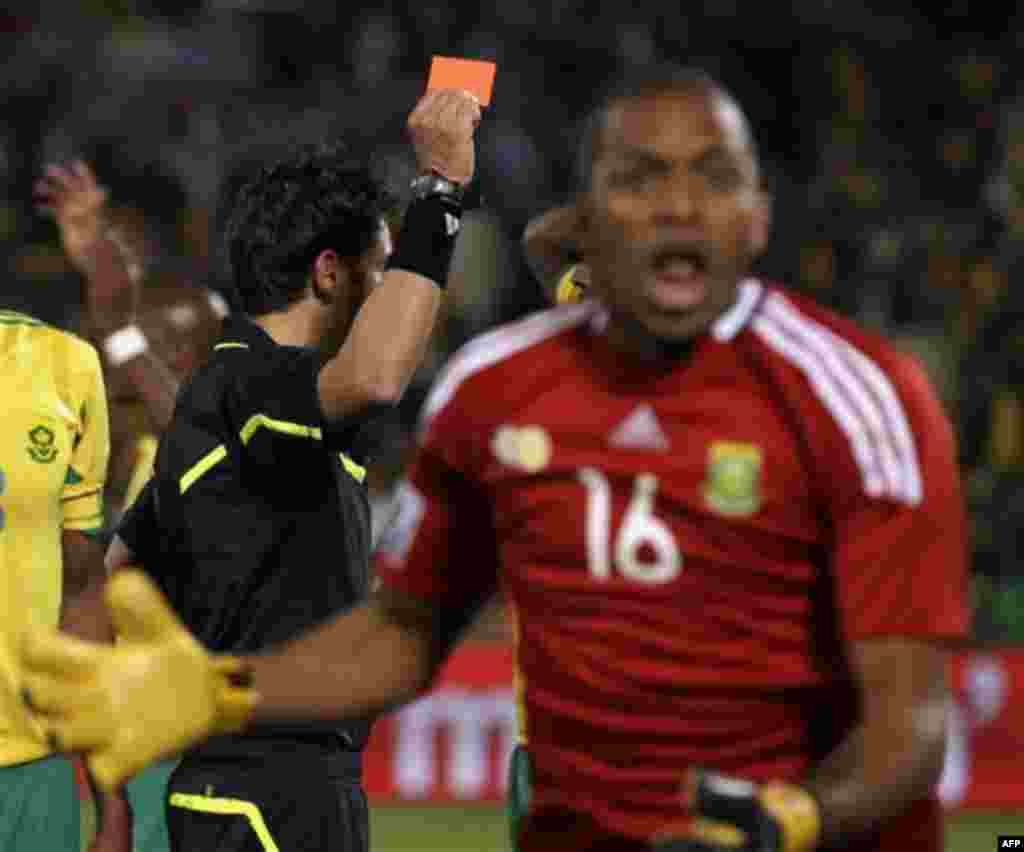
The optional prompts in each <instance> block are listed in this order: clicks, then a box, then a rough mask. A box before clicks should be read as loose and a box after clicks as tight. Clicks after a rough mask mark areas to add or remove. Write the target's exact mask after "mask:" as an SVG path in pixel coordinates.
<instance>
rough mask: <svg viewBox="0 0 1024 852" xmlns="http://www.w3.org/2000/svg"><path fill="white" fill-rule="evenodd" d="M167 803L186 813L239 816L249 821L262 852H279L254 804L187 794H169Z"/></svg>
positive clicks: (238, 800) (240, 800)
mask: <svg viewBox="0 0 1024 852" xmlns="http://www.w3.org/2000/svg"><path fill="white" fill-rule="evenodd" d="M168 801H169V802H170V803H171V805H172V806H173V807H176V808H184V809H185V810H187V811H199V812H200V813H204V814H223V815H225V816H241V817H245V818H246V819H247V820H248V821H249V825H250V827H251V828H252V830H253V831H254V832H256V837H257V838H258V839H259V841H260V846H262V847H263V849H264V852H280V850H279V849H278V846H277V844H276V843H275V842H274V838H273V837H271V835H270V829H268V828H267V823H266V821H265V820H264V819H263V814H262V813H260V809H259V807H258V806H257V805H256V804H255V803H254V802H246V801H244V800H243V799H221V798H215V797H213V796H196V795H189V794H188V793H171V795H170V797H169V799H168Z"/></svg>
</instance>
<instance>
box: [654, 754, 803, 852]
mask: <svg viewBox="0 0 1024 852" xmlns="http://www.w3.org/2000/svg"><path fill="white" fill-rule="evenodd" d="M687 798H688V799H689V803H690V806H691V809H692V811H693V813H694V819H693V821H692V822H691V823H690V824H689V825H687V826H686V827H685V828H683V829H682V830H680V831H679V832H675V831H671V830H669V831H666V832H664V833H662V834H660V835H659V836H658V837H657V838H655V848H656V849H657V850H658V852H726V850H729V852H810V850H812V849H814V848H816V847H817V845H818V842H819V840H820V837H821V813H820V809H819V806H818V802H817V800H816V799H815V798H814V796H813V795H811V793H809V792H808V791H807V790H805V789H803V788H802V787H797V786H795V785H793V784H785V783H782V782H780V781H773V782H771V783H768V784H757V783H755V782H753V781H748V780H746V779H742V778H731V777H729V776H725V775H716V774H714V773H708V772H703V771H701V770H695V771H693V772H692V773H690V776H689V784H688V790H687Z"/></svg>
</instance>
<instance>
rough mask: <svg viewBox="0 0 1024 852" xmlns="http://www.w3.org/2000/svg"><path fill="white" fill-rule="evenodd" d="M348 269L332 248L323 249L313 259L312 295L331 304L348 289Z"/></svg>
mask: <svg viewBox="0 0 1024 852" xmlns="http://www.w3.org/2000/svg"><path fill="white" fill-rule="evenodd" d="M350 274H351V273H350V271H349V268H348V265H347V264H346V263H345V261H344V260H343V259H342V258H340V257H338V253H337V252H336V251H335V250H334V249H324V250H323V251H322V252H320V254H318V255H317V256H316V260H314V261H313V274H312V282H311V283H312V285H313V295H314V296H316V298H317V299H318V300H319V301H321V302H323V303H324V304H333V303H334V302H335V301H336V300H337V299H338V298H340V297H341V296H342V295H343V294H345V293H346V292H347V291H348V281H349V275H350Z"/></svg>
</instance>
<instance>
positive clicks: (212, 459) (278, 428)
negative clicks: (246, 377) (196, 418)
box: [178, 414, 366, 494]
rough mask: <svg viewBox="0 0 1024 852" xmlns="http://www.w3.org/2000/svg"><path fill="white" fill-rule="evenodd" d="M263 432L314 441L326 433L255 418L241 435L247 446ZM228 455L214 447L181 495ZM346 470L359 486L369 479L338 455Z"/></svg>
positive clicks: (184, 480)
mask: <svg viewBox="0 0 1024 852" xmlns="http://www.w3.org/2000/svg"><path fill="white" fill-rule="evenodd" d="M260 428H265V429H269V430H270V431H272V432H280V433H282V434H284V435H292V436H293V437H296V438H309V439H311V440H313V441H322V440H323V432H322V431H321V430H320V428H319V427H317V426H306V425H304V424H302V423H291V422H290V421H288V420H275V419H274V418H273V417H268V416H267V415H266V414H254V415H253V416H252V417H250V418H249V419H248V420H246V421H245V425H244V426H243V427H242V431H241V432H240V433H239V434H240V437H241V439H242V443H243V444H248V443H249V441H251V440H252V436H253V435H255V434H256V432H257V431H258V430H259V429H260ZM227 454H228V451H227V447H225V446H224V445H223V444H221V445H220V446H217V447H214V448H213V449H212V450H210V452H208V453H207V454H206V455H205V456H203V457H202V458H201V459H199V461H197V462H196V463H195V464H194V465H192V467H190V468H189V469H188V470H187V471H185V473H184V474H182V477H181V479H180V480H179V482H178V486H179V493H181V494H184V493H185V492H186V491H188V489H189V488H191V487H192V486H193V485H194V484H195V482H196V480H197V479H199V478H200V477H201V476H203V475H204V474H205V473H207V472H208V471H209V470H210V469H211V468H212V467H213V466H214V465H216V464H217V463H218V462H220V461H222V460H223V459H224V458H225V457H226V456H227ZM338 458H339V459H340V460H341V464H342V466H343V467H344V468H345V470H346V472H347V473H348V475H349V476H351V477H352V478H353V479H354V480H355V481H356V482H362V481H363V480H365V479H366V468H365V467H363V466H362V465H361V464H358V463H356V462H355V461H353V460H352V459H351V458H349V457H348V456H347V455H345V453H338Z"/></svg>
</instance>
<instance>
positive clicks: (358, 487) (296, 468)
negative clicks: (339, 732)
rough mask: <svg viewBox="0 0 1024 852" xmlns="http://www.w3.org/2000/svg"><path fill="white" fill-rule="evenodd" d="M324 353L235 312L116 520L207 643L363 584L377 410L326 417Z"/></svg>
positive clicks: (335, 605)
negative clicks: (283, 341)
mask: <svg viewBox="0 0 1024 852" xmlns="http://www.w3.org/2000/svg"><path fill="white" fill-rule="evenodd" d="M325 360H326V356H325V355H324V354H323V353H322V352H320V351H319V350H315V349H309V348H302V347H294V346H281V345H278V344H277V343H275V342H274V341H273V340H272V339H271V338H270V336H269V335H268V334H267V333H266V332H264V331H263V330H262V329H261V328H260V327H259V326H257V325H255V324H254V323H252V322H251V321H249V320H247V319H244V318H240V317H236V316H232V317H229V318H228V319H227V320H226V322H225V326H224V332H223V335H222V337H221V339H220V341H219V342H218V343H217V344H216V345H215V346H214V348H213V352H212V353H211V356H210V359H209V360H208V361H207V363H206V364H204V365H203V366H202V367H200V368H199V369H198V370H196V372H195V373H194V374H193V376H192V377H191V379H190V380H189V381H188V382H187V383H186V384H185V385H184V386H183V387H182V389H181V391H180V392H179V395H178V399H177V404H176V406H175V411H174V417H173V419H172V420H171V423H170V425H169V426H168V428H167V430H166V432H165V433H164V434H163V436H162V438H161V440H160V448H159V451H158V453H157V458H156V465H155V474H154V477H153V479H152V480H151V481H150V482H149V483H148V484H147V486H146V488H145V489H144V491H143V492H142V494H141V495H140V496H139V499H138V500H137V501H136V503H135V504H134V505H133V506H132V508H131V509H130V510H129V511H128V513H127V514H126V515H125V517H124V519H123V520H122V522H121V524H120V525H119V527H118V535H120V536H121V538H122V539H123V540H124V542H125V544H127V545H128V547H129V548H131V550H132V551H133V552H134V553H135V554H136V556H137V557H138V559H139V561H140V562H141V564H142V566H143V567H144V568H145V570H146V572H147V573H148V574H150V575H151V576H152V577H153V578H154V580H155V581H156V582H157V583H158V585H159V586H160V588H161V589H162V590H163V591H164V593H165V594H166V595H167V597H168V598H169V600H170V601H171V603H172V605H173V607H174V609H175V610H176V612H177V613H178V614H179V616H180V617H181V618H182V620H183V621H184V622H185V624H186V625H188V628H189V630H190V631H191V632H192V633H193V634H194V635H195V636H196V637H197V638H198V639H199V640H200V641H201V642H202V643H203V644H204V645H205V646H206V647H207V648H208V649H210V650H211V651H216V652H221V653H249V652H254V651H259V650H261V649H263V648H265V647H267V646H269V645H272V644H277V643H280V642H282V641H284V640H287V639H290V638H292V637H294V636H296V635H298V634H300V633H303V632H305V631H306V630H308V629H309V628H310V627H312V626H314V625H316V624H317V623H319V622H321V621H324V620H326V619H328V618H329V617H332V616H335V615H337V614H338V613H339V612H342V611H344V610H346V609H349V608H351V607H352V606H354V605H355V604H357V603H359V602H360V601H362V600H364V599H365V597H366V591H367V582H368V570H369V551H370V507H369V502H368V500H367V496H366V490H365V487H364V484H363V479H364V476H365V473H366V471H365V468H364V467H363V464H364V463H365V461H366V453H367V452H368V448H369V447H370V445H371V442H372V438H373V436H372V434H371V432H372V429H371V424H372V417H368V416H363V417H360V418H354V419H350V420H345V421H342V422H337V423H330V422H327V421H326V420H325V419H324V416H323V414H322V413H321V410H320V402H319V395H318V392H317V376H318V374H319V372H320V368H321V367H322V366H323V364H324V362H325ZM325 727H326V726H325ZM331 727H332V728H334V729H336V728H337V726H336V725H333V726H331ZM367 729H368V726H367V725H366V724H364V723H354V724H352V725H346V731H347V733H348V736H347V737H346V739H347V740H349V741H350V744H352V745H355V746H357V747H358V746H359V745H361V744H362V742H363V741H365V736H366V734H367ZM302 730H303V731H306V732H308V731H309V730H310V726H309V725H303V726H302Z"/></svg>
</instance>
